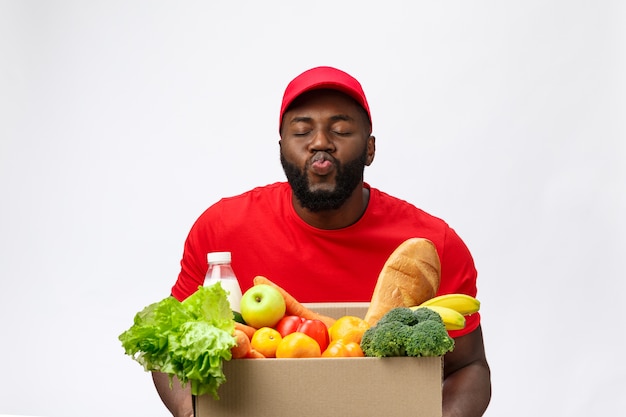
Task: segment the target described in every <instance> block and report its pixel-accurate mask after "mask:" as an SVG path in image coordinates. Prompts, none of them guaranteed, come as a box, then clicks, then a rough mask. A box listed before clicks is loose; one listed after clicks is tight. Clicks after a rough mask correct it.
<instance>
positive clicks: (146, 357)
mask: <svg viewBox="0 0 626 417" xmlns="http://www.w3.org/2000/svg"><path fill="white" fill-rule="evenodd" d="M234 329H235V322H234V320H233V312H232V311H231V309H230V304H229V303H228V299H227V293H226V291H225V290H224V289H223V288H222V286H221V284H220V283H217V284H215V285H212V286H209V287H199V288H198V291H196V292H195V293H194V294H192V295H191V296H189V297H188V298H187V299H185V300H184V301H183V302H179V301H178V300H176V299H175V298H174V297H171V296H170V297H167V298H164V299H163V300H161V301H159V302H156V303H153V304H150V305H149V306H147V307H145V308H144V309H143V310H142V311H140V312H139V313H137V314H136V315H135V319H134V321H133V325H132V326H131V327H130V328H129V329H128V330H126V331H125V332H124V333H122V334H121V335H120V336H119V340H120V341H121V342H122V347H123V348H124V351H125V352H126V354H127V355H130V356H131V357H132V358H133V359H134V360H136V361H137V362H139V363H140V364H141V365H143V367H144V369H145V370H146V371H158V372H164V373H166V374H169V376H170V383H172V377H173V376H176V377H178V379H179V380H180V381H181V383H182V384H183V385H186V384H187V383H190V384H191V393H192V394H193V395H202V394H211V395H213V397H214V398H216V399H218V398H219V396H218V395H217V390H218V388H219V387H220V385H221V384H222V383H224V382H225V381H226V377H225V376H224V373H223V371H222V361H224V360H227V361H228V360H230V359H232V355H231V351H230V350H231V348H232V347H233V346H235V344H236V342H235V338H234V337H233V331H234Z"/></svg>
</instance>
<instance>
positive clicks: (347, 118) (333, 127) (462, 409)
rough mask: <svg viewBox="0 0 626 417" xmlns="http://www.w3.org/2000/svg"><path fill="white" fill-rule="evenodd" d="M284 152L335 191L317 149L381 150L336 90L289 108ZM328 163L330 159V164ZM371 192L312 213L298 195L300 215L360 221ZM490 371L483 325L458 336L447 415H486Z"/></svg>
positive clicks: (448, 372)
mask: <svg viewBox="0 0 626 417" xmlns="http://www.w3.org/2000/svg"><path fill="white" fill-rule="evenodd" d="M280 146H281V151H282V154H283V156H284V158H286V159H287V160H289V161H291V162H292V163H294V164H296V165H297V166H299V167H302V169H305V170H306V172H307V174H308V179H309V184H310V188H311V190H332V189H333V187H334V186H335V179H336V178H335V176H336V172H337V171H336V169H334V167H332V166H331V167H329V168H328V169H322V168H325V167H323V166H322V167H320V169H318V170H316V169H314V168H313V167H312V166H311V164H307V161H310V160H311V158H313V156H314V155H315V154H316V153H318V152H327V153H328V154H330V155H332V156H333V157H334V158H336V159H337V160H338V161H340V162H347V161H351V160H353V159H355V158H356V157H357V156H358V155H360V154H361V153H362V152H363V147H366V155H367V157H366V159H365V165H366V166H369V165H370V164H371V163H372V161H373V160H374V155H375V152H376V147H375V138H374V136H372V135H371V126H370V124H369V121H368V119H367V117H366V115H365V113H364V112H363V111H362V109H361V108H360V107H359V105H358V104H357V103H356V102H354V101H353V100H352V99H350V98H349V97H347V96H345V95H344V94H341V93H338V92H335V91H326V90H321V91H315V92H312V93H308V94H307V95H306V96H303V97H302V99H301V100H299V101H298V102H297V103H296V105H294V106H292V107H291V108H290V109H289V111H287V112H286V113H285V116H284V118H283V125H282V128H281V141H280ZM327 165H328V164H327ZM368 201H369V194H368V193H367V190H366V189H365V188H364V187H363V182H362V178H361V183H360V184H359V186H357V187H356V188H355V189H354V191H353V192H352V194H351V195H350V197H349V198H348V200H346V202H345V203H344V205H342V206H341V207H340V208H338V209H336V210H327V211H324V212H313V211H311V210H308V209H307V208H306V207H303V205H302V204H301V203H300V201H298V199H297V198H295V197H294V198H293V205H294V207H295V210H296V212H297V213H298V215H299V216H300V217H301V218H302V219H303V220H304V221H306V222H307V223H309V224H310V225H311V226H314V227H317V228H320V229H337V228H341V227H346V226H349V225H351V224H353V223H355V222H356V221H357V220H358V219H359V218H360V217H361V216H362V215H363V212H364V211H365V209H366V208H367V203H368ZM490 379H491V378H490V371H489V365H488V363H487V359H486V357H485V349H484V344H483V336H482V330H481V328H480V327H478V328H477V329H476V330H474V331H473V332H471V333H469V334H467V335H465V336H461V337H458V338H456V339H455V348H454V350H453V351H452V352H450V353H448V354H447V355H445V357H444V384H443V417H479V416H482V415H483V413H484V411H485V409H486V408H487V405H488V404H489V400H490V398H491V382H490Z"/></svg>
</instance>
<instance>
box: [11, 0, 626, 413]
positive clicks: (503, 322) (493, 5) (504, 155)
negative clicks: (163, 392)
mask: <svg viewBox="0 0 626 417" xmlns="http://www.w3.org/2000/svg"><path fill="white" fill-rule="evenodd" d="M625 17H626V13H625V7H624V5H623V3H622V2H620V1H612V2H611V1H598V2H591V1H589V2H581V1H577V2H572V1H551V0H530V1H529V0H525V1H509V2H501V1H446V2H425V1H406V2H400V1H393V0H388V1H384V2H380V1H363V0H358V1H357V0H354V1H337V0H330V1H327V0H320V1H317V2H308V3H304V2H302V3H300V2H293V1H284V2H279V1H265V2H256V1H238V2H217V1H213V2H209V1H186V2H167V1H155V0H146V1H119V0H117V1H111V0H108V1H40V2H37V1H7V0H0V59H1V64H0V198H1V203H0V279H1V289H0V320H1V327H0V328H1V329H2V333H1V335H0V353H1V355H2V378H0V413H9V414H24V415H37V416H46V417H48V416H49V417H73V416H84V415H90V416H94V417H100V416H102V417H109V416H134V417H139V416H167V415H168V414H167V412H166V410H165V408H164V407H163V406H162V404H161V403H160V400H159V398H158V396H157V395H156V393H155V391H154V388H153V386H152V382H151V379H150V377H149V375H148V374H147V373H144V372H143V370H142V368H141V367H140V366H139V365H138V364H136V363H135V362H133V361H132V360H131V359H130V358H129V357H127V356H125V355H124V354H123V351H122V349H121V346H120V343H119V342H118V340H117V336H118V335H119V334H120V333H121V332H122V331H123V330H125V329H126V328H128V327H129V326H130V325H131V323H132V318H133V316H134V314H135V313H136V312H137V311H138V310H140V309H141V308H143V306H145V305H147V304H149V303H151V302H154V301H157V300H160V299H161V298H163V297H165V296H166V295H167V294H168V293H169V290H170V287H171V285H172V284H173V283H174V280H175V278H176V275H177V273H178V263H179V259H180V255H181V253H182V246H183V241H184V239H185V236H186V234H187V232H188V230H189V228H190V226H191V224H192V223H193V222H194V221H195V219H196V218H197V216H198V215H199V214H200V213H201V212H202V211H203V210H204V209H205V208H206V207H208V206H209V205H210V204H212V203H213V202H215V201H216V200H217V199H218V198H219V197H221V196H226V195H233V194H237V193H239V192H242V191H245V190H247V189H249V188H251V187H253V186H256V185H263V184H266V183H270V182H274V181H278V180H283V178H284V176H283V173H282V170H281V168H280V163H279V160H278V146H277V141H278V134H277V121H278V120H277V119H278V109H279V104H280V99H281V95H282V91H283V89H284V87H285V85H286V83H287V82H288V81H289V80H290V79H291V78H292V77H293V76H295V75H297V74H298V73H300V72H301V71H303V70H305V69H307V68H309V67H312V66H317V65H333V66H337V67H339V68H342V69H344V70H346V71H348V72H350V73H352V74H353V75H355V76H356V77H357V78H359V79H360V81H361V82H362V84H363V86H364V88H365V91H366V94H367V95H368V98H369V101H370V104H371V107H372V114H373V119H374V133H375V135H376V137H377V149H378V152H377V156H376V160H375V162H374V164H373V165H372V166H371V167H370V168H368V169H367V170H366V180H367V181H368V182H369V183H370V184H372V185H373V186H374V187H377V188H381V189H383V190H385V191H387V192H389V193H391V194H394V195H396V196H399V197H401V198H404V199H406V200H408V201H411V202H412V203H414V204H416V205H417V206H419V207H422V208H423V209H425V210H427V211H429V212H431V213H433V214H435V215H437V216H439V217H442V218H444V219H446V220H447V221H448V222H449V223H450V224H451V225H452V226H453V227H454V228H455V229H456V230H457V231H458V232H459V234H460V235H461V236H462V237H463V238H464V240H465V241H466V243H467V244H468V246H469V247H470V249H471V250H472V251H473V253H474V256H475V260H476V264H477V267H478V269H479V276H480V278H479V279H480V281H479V298H480V299H481V301H482V303H483V326H484V332H485V343H486V348H487V354H488V357H489V360H490V363H491V367H492V372H493V399H492V403H491V406H490V408H489V410H488V412H487V416H493V417H495V416H502V415H506V416H509V417H515V416H519V417H528V416H531V415H532V416H539V415H545V416H552V415H559V416H590V415H614V410H619V409H624V408H625V407H626V402H625V400H624V395H623V393H624V391H625V389H626V383H625V382H624V378H623V374H624V371H626V369H625V368H626V367H625V366H624V364H623V362H622V361H621V360H620V359H619V358H620V357H621V355H622V354H621V345H620V344H619V343H618V342H617V341H616V337H620V336H621V335H620V334H621V327H622V326H621V317H623V316H622V314H623V313H622V308H623V307H622V302H623V299H622V294H623V293H624V290H625V285H624V278H625V274H624V268H623V259H624V256H625V255H626V250H625V249H626V241H625V236H626V233H625V232H626V226H625V222H624V213H625V212H626V193H625V189H626V169H625V168H624V162H625V160H626V159H625V157H626V135H625V134H626V122H625V119H626V117H625V115H626V101H625V98H626V91H625V90H626V85H625V82H624V81H625V77H624V75H623V74H625V73H626V52H625V51H626V30H625V29H624V28H625V27H626V24H625V23H626V21H625ZM616 325H617V329H616Z"/></svg>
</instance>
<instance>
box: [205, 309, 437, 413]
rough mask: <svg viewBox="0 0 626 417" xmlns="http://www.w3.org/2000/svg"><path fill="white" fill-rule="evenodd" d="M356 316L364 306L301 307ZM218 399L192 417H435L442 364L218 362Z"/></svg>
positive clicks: (375, 360)
mask: <svg viewBox="0 0 626 417" xmlns="http://www.w3.org/2000/svg"><path fill="white" fill-rule="evenodd" d="M307 306H309V307H310V308H312V309H314V310H315V311H318V312H320V313H322V314H326V315H329V316H332V317H341V316H344V315H355V316H359V317H363V316H364V315H365V311H366V310H367V303H339V304H307ZM224 373H225V374H226V378H227V382H226V383H224V384H222V386H221V387H220V389H219V396H220V399H219V400H215V399H213V397H212V396H210V395H203V396H200V397H197V398H196V399H195V406H196V417H222V416H224V417H225V416H228V417H239V416H241V417H331V416H332V417H336V416H346V417H353V416H359V417H370V416H371V417H382V416H384V417H409V416H410V417H441V381H442V359H441V358H440V357H435V358H409V357H397V358H314V359H313V358H311V359H274V358H272V359H240V360H233V361H229V362H225V363H224Z"/></svg>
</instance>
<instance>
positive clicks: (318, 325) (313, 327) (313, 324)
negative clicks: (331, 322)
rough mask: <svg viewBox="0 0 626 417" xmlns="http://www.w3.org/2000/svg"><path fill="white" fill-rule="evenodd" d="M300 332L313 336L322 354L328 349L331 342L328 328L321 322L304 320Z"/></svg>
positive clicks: (299, 328)
mask: <svg viewBox="0 0 626 417" xmlns="http://www.w3.org/2000/svg"><path fill="white" fill-rule="evenodd" d="M298 331H299V332H302V333H304V334H307V335H309V336H311V337H312V338H313V339H315V340H316V341H317V344H318V345H320V349H321V350H322V352H323V351H324V350H326V348H327V347H328V343H329V342H330V340H329V336H328V327H326V325H325V324H324V322H323V321H320V320H304V322H302V324H301V325H300V327H298Z"/></svg>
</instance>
